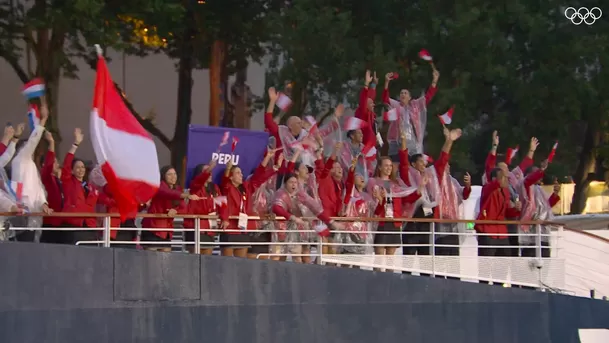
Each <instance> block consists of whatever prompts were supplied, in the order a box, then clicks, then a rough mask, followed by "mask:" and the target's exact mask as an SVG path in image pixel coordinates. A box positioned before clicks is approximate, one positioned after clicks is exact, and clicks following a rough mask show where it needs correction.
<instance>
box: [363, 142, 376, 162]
mask: <svg viewBox="0 0 609 343" xmlns="http://www.w3.org/2000/svg"><path fill="white" fill-rule="evenodd" d="M362 155H364V158H365V159H366V160H369V161H370V160H375V159H376V147H375V146H374V143H368V144H366V145H365V146H364V148H363V149H362Z"/></svg>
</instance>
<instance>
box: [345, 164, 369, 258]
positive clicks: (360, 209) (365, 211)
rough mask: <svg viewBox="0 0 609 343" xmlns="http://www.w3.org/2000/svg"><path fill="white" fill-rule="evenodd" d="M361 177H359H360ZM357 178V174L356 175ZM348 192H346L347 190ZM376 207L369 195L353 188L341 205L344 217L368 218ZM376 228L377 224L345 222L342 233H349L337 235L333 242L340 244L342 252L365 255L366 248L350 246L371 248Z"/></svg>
mask: <svg viewBox="0 0 609 343" xmlns="http://www.w3.org/2000/svg"><path fill="white" fill-rule="evenodd" d="M361 176H363V175H360V177H361ZM356 177H357V174H356ZM347 191H348V190H347ZM377 205H378V201H377V200H375V199H374V198H373V197H372V196H371V195H370V194H369V193H366V192H364V191H363V190H362V191H361V192H360V191H358V190H357V188H356V187H355V186H353V189H352V190H351V195H350V196H349V199H348V200H347V201H346V203H345V204H344V205H343V206H344V207H343V210H344V214H345V217H365V218H370V217H372V216H373V214H374V209H375V208H376V206H377ZM377 227H378V223H377V222H345V229H344V231H350V232H349V233H337V234H336V237H335V240H336V241H337V242H340V243H342V244H343V245H342V251H343V252H347V253H350V254H366V253H368V252H367V251H366V246H363V245H351V244H366V245H367V246H371V244H372V243H373V234H372V232H373V231H376V229H377Z"/></svg>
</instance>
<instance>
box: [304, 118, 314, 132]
mask: <svg viewBox="0 0 609 343" xmlns="http://www.w3.org/2000/svg"><path fill="white" fill-rule="evenodd" d="M305 120H306V121H307V123H309V125H311V127H310V128H309V134H315V132H316V131H317V120H315V118H313V116H306V117H305Z"/></svg>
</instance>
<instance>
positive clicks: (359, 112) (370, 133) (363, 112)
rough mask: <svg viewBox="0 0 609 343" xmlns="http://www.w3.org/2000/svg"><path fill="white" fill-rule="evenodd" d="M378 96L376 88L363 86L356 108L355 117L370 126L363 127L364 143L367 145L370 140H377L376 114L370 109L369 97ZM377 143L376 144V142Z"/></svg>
mask: <svg viewBox="0 0 609 343" xmlns="http://www.w3.org/2000/svg"><path fill="white" fill-rule="evenodd" d="M375 98H376V89H374V88H365V87H364V88H362V91H361V92H360V93H359V105H358V107H357V109H356V110H355V117H356V118H359V119H361V120H363V121H365V122H366V123H368V126H366V127H365V128H363V129H362V133H363V134H364V139H363V143H364V145H367V144H368V142H370V141H373V142H374V141H375V140H376V137H375V135H376V132H375V125H376V124H375V123H376V114H375V113H374V112H373V111H370V110H368V99H372V100H373V101H374V99H375ZM375 145H376V144H375Z"/></svg>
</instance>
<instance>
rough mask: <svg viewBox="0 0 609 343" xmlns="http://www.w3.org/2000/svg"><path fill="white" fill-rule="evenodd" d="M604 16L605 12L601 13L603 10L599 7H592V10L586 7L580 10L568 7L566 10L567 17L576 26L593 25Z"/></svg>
mask: <svg viewBox="0 0 609 343" xmlns="http://www.w3.org/2000/svg"><path fill="white" fill-rule="evenodd" d="M602 16H603V11H601V9H600V8H598V7H592V9H590V10H589V9H587V8H586V7H580V8H579V9H575V7H567V9H566V10H565V17H566V18H567V19H569V20H571V22H572V23H573V24H575V25H580V24H581V23H584V24H586V25H592V24H594V23H595V22H596V20H597V19H600V18H601V17H602Z"/></svg>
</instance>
